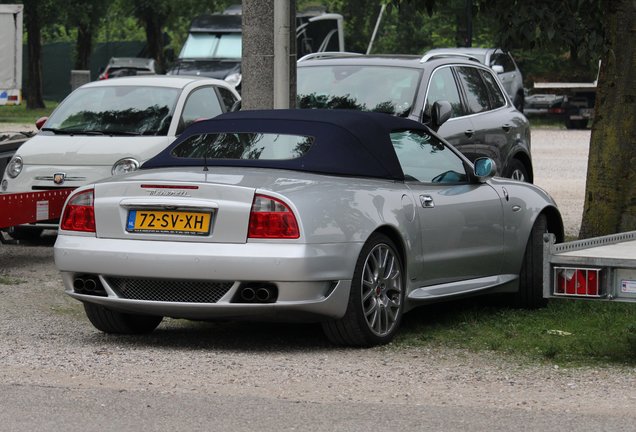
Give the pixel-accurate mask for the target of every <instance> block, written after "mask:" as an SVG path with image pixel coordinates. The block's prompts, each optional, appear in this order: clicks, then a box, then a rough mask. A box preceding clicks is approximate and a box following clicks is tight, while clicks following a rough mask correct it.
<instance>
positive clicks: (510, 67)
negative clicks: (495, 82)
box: [424, 48, 525, 112]
mask: <svg viewBox="0 0 636 432" xmlns="http://www.w3.org/2000/svg"><path fill="white" fill-rule="evenodd" d="M446 54H450V55H457V54H459V55H465V56H467V57H469V58H470V57H472V58H475V59H476V60H477V61H479V62H480V63H482V64H485V65H486V66H490V67H491V68H492V69H493V70H494V71H495V72H496V73H497V76H498V77H499V80H501V83H502V84H503V87H504V89H505V90H506V93H508V96H510V99H511V100H512V102H513V103H514V105H515V107H516V108H517V109H518V110H519V111H521V112H523V109H524V99H525V93H524V87H523V74H522V73H521V70H519V66H517V63H516V62H515V60H514V58H513V57H512V54H511V53H510V52H509V51H504V50H502V49H501V48H435V49H432V50H429V51H427V52H426V54H424V56H425V57H426V56H429V57H430V56H441V55H446Z"/></svg>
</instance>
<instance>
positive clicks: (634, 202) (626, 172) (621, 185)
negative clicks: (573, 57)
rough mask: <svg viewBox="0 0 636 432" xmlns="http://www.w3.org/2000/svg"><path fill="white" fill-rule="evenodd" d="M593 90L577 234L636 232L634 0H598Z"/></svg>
mask: <svg viewBox="0 0 636 432" xmlns="http://www.w3.org/2000/svg"><path fill="white" fill-rule="evenodd" d="M603 7H604V11H605V15H604V19H605V29H606V30H605V31H606V35H605V44H606V49H605V51H604V54H603V59H602V65H601V71H600V76H599V86H598V88H597V95H596V106H595V107H594V121H593V125H592V139H591V142H590V155H589V160H588V170H587V186H586V193H585V206H584V210H583V222H582V225H581V233H580V237H581V238H588V237H595V236H600V235H606V234H611V233H616V232H621V231H629V230H636V138H635V137H636V85H635V81H634V78H633V77H634V75H633V74H634V70H636V3H634V1H633V0H603Z"/></svg>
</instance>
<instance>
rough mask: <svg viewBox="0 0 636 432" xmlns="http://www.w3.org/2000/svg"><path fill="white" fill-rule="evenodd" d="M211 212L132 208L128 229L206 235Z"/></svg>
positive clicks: (136, 231) (137, 231) (145, 231)
mask: <svg viewBox="0 0 636 432" xmlns="http://www.w3.org/2000/svg"><path fill="white" fill-rule="evenodd" d="M211 221H212V214H211V213H210V212H192V211H163V210H130V211H129V212H128V221H127V223H126V231H128V232H134V233H151V234H152V233H158V234H181V235H197V236H204V235H208V234H209V233H210V222H211Z"/></svg>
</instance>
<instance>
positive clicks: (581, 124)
mask: <svg viewBox="0 0 636 432" xmlns="http://www.w3.org/2000/svg"><path fill="white" fill-rule="evenodd" d="M565 128H566V129H587V119H583V120H570V119H569V118H566V119H565Z"/></svg>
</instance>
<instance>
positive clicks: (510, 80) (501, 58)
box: [490, 51, 517, 99]
mask: <svg viewBox="0 0 636 432" xmlns="http://www.w3.org/2000/svg"><path fill="white" fill-rule="evenodd" d="M493 66H501V68H502V69H503V72H501V73H499V74H498V76H499V80H500V81H501V84H502V85H503V87H504V89H505V90H506V93H508V95H509V96H510V98H511V99H512V98H514V96H515V91H516V88H514V86H515V83H516V80H517V68H516V67H515V64H514V62H513V61H512V58H510V56H509V55H508V54H506V53H504V52H499V51H498V52H495V53H494V54H493V55H492V56H491V57H490V67H493Z"/></svg>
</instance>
